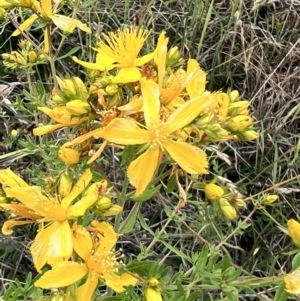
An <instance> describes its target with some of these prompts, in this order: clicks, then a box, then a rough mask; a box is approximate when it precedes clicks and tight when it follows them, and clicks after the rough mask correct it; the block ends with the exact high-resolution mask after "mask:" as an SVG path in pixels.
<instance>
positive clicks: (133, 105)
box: [118, 97, 143, 115]
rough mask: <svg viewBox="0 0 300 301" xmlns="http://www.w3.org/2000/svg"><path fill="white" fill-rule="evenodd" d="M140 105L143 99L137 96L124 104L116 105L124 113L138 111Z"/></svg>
mask: <svg viewBox="0 0 300 301" xmlns="http://www.w3.org/2000/svg"><path fill="white" fill-rule="evenodd" d="M142 106H143V99H142V98H141V97H139V98H137V99H133V100H130V102H129V103H127V104H126V105H124V106H121V107H118V110H119V111H123V112H124V113H125V114H126V115H130V114H134V113H137V112H139V111H140V110H141V108H142Z"/></svg>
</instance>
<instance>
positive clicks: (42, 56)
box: [37, 54, 47, 62]
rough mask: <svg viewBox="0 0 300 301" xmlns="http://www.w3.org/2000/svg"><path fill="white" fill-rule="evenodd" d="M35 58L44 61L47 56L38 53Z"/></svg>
mask: <svg viewBox="0 0 300 301" xmlns="http://www.w3.org/2000/svg"><path fill="white" fill-rule="evenodd" d="M37 60H38V62H44V61H46V60H47V57H46V56H45V55H44V54H39V55H38V57H37Z"/></svg>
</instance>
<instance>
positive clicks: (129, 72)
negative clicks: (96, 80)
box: [112, 67, 141, 84]
mask: <svg viewBox="0 0 300 301" xmlns="http://www.w3.org/2000/svg"><path fill="white" fill-rule="evenodd" d="M140 78H141V72H140V70H139V69H138V68H136V67H127V68H122V69H121V70H120V71H119V73H118V74H117V76H115V77H114V78H113V80H112V82H113V83H115V84H119V83H121V84H127V83H134V82H137V81H138V80H139V79H140Z"/></svg>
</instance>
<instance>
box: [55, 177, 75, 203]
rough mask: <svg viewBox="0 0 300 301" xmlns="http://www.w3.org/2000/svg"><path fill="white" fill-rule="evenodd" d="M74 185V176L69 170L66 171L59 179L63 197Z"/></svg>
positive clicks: (59, 190) (60, 192) (59, 188)
mask: <svg viewBox="0 0 300 301" xmlns="http://www.w3.org/2000/svg"><path fill="white" fill-rule="evenodd" d="M72 187H73V180H72V176H71V174H70V173H69V172H64V173H63V174H62V176H61V177H60V180H59V185H58V193H59V195H60V196H61V197H63V198H64V197H65V196H67V195H68V194H69V193H70V191H71V190H72Z"/></svg>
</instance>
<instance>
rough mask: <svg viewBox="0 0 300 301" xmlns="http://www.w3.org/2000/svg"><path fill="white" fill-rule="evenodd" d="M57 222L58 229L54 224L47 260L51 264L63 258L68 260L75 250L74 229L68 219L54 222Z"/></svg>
mask: <svg viewBox="0 0 300 301" xmlns="http://www.w3.org/2000/svg"><path fill="white" fill-rule="evenodd" d="M56 223H57V224H58V225H57V228H56V229H55V228H54V226H53V230H54V229H55V230H54V231H53V232H52V235H51V239H50V241H49V247H48V250H47V262H48V263H49V264H50V265H53V264H55V263H58V262H60V261H61V260H68V259H69V258H70V257H71V255H72V252H73V243H72V231H71V228H70V225H69V222H68V221H67V220H66V221H64V222H62V223H58V222H54V223H53V224H56ZM51 226H52V225H51ZM51 226H50V227H51ZM41 232H42V231H41Z"/></svg>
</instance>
